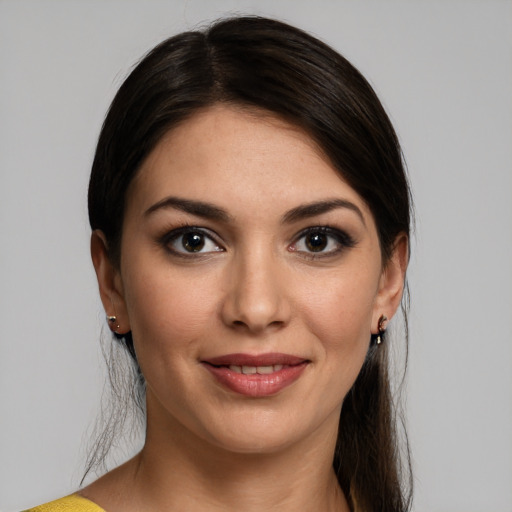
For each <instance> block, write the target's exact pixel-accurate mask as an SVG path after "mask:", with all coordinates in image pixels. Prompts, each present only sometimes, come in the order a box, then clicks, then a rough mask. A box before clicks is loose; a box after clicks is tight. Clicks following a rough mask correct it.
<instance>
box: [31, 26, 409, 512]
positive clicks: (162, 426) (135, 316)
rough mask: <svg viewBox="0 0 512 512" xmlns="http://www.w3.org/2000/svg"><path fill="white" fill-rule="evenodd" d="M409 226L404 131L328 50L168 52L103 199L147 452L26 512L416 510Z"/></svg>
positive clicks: (114, 123)
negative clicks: (406, 402)
mask: <svg viewBox="0 0 512 512" xmlns="http://www.w3.org/2000/svg"><path fill="white" fill-rule="evenodd" d="M409 212H410V201H409V189H408V185H407V180H406V177H405V172H404V168H403V163H402V158H401V151H400V147H399V144H398V141H397V138H396V135H395V133H394V131H393V128H392V126H391V123H390V121H389V119H388V117H387V115H386V114H385V112H384V110H383V108H382V106H381V104H380V103H379V101H378V99H377V97H376V96H375V94H374V92H373V90H372V89H371V87H370V86H369V85H368V83H367V82H366V81H365V79H364V78H363V77H362V76H361V75H360V74H359V72H358V71H357V70H355V69H354V68H353V67H352V66H351V65H350V64H349V63H348V62H347V61H346V60H345V59H344V58H343V57H341V56H340V55H338V54H337V53H336V52H334V51H333V50H332V49H331V48H329V47H327V46H326V45H324V44H323V43H321V42H319V41H318V40H316V39H314V38H313V37H311V36H309V35H308V34H305V33H304V32H302V31H300V30H298V29H296V28H293V27H290V26H288V25H285V24H283V23H280V22H277V21H273V20H268V19H262V18H254V17H248V18H233V19H228V20H224V21H220V22H218V23H216V24H214V25H212V26H211V27H210V28H209V29H208V30H206V31H204V32H188V33H184V34H180V35H178V36H176V37H173V38H171V39H169V40H167V41H164V42H163V43H161V44H160V45H159V46H157V47H156V48H155V49H154V50H152V51H151V52H150V53H149V54H148V55H147V56H146V57H145V58H144V59H143V60H142V61H141V62H140V64H139V65H138V66H137V67H136V68H135V69H134V71H133V72H132V73H131V74H130V76H129V77H128V78H127V80H126V81H125V83H124V84H123V85H122V86H121V88H120V90H119V92H118V94H117V95H116V97H115V99H114V101H113V103H112V105H111V107H110V110H109V112H108V115H107V117H106V120H105V123H104V126H103V129H102V132H101V135H100V138H99V142H98V147H97V151H96V155H95V159H94V163H93V168H92V174H91V180H90V187H89V217H90V222H91V228H92V230H93V233H92V240H91V252H92V259H93V263H94V267H95V270H96V274H97V277H98V283H99V289H100V294H101V299H102V302H103V305H104V308H105V312H106V315H107V322H108V325H109V327H110V328H111V330H112V331H113V333H114V335H115V337H117V338H118V339H119V341H120V343H122V344H123V346H125V347H126V349H127V350H128V351H129V353H130V354H131V356H132V358H133V361H134V364H135V367H136V371H137V380H138V385H139V387H140V389H141V390H143V391H144V389H145V400H146V401H145V406H146V411H145V414H146V441H145V444H144V447H143V449H142V451H141V452H140V453H139V454H138V455H137V456H136V457H134V458H133V459H131V460H129V461H128V462H127V463H125V464H124V465H122V466H120V467H119V468H117V469H115V470H113V471H111V472H109V473H107V474H106V475H104V476H103V477H101V478H100V479H99V480H97V481H96V482H94V483H92V484H91V485H89V486H87V487H85V488H84V489H82V490H81V491H79V492H78V493H77V494H76V495H74V496H72V497H68V498H64V499H62V500H58V501H57V502H53V503H51V504H47V505H44V506H41V507H36V508H35V509H32V510H35V511H37V512H42V511H47V510H48V511H52V510H90V511H94V510H96V511H98V510H106V511H108V512H117V511H123V512H129V511H131V510H137V511H140V510H151V511H159V510H162V511H163V510H165V511H171V510H194V511H214V510H235V509H236V510H239V509H240V508H242V507H243V509H244V510H249V511H251V510H274V509H276V510H280V511H283V510H284V511H286V510H294V511H296V510H303V511H310V510H311V511H319V510H321V511H334V510H336V511H348V510H353V511H370V510H379V511H388V510H389V511H394V512H396V511H401V510H407V509H408V507H409V501H410V499H409V498H410V493H409V491H408V487H407V481H406V479H405V480H404V477H403V475H402V471H401V463H400V447H399V445H398V441H397V433H396V425H395V412H394V409H393V405H392V398H391V393H390V385H389V380H388V373H387V364H388V363H387V357H388V343H389V340H387V338H386V335H385V330H386V327H387V325H388V322H389V320H390V319H391V318H392V317H393V315H394V314H395V312H396V311H397V309H398V307H399V305H400V302H401V299H402V295H403V290H404V282H405V273H406V268H407V262H408V252H409V249H408V246H409V244H408V240H409V223H410V213H409Z"/></svg>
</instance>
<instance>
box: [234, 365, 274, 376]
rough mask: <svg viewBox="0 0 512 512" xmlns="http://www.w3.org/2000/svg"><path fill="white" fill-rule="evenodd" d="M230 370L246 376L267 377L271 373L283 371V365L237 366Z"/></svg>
mask: <svg viewBox="0 0 512 512" xmlns="http://www.w3.org/2000/svg"><path fill="white" fill-rule="evenodd" d="M229 369H230V370H231V371H232V372H236V373H243V374H244V375H254V374H255V373H257V374H260V375H266V374H269V373H274V372H278V371H279V370H282V369H283V365H282V364H275V365H273V366H272V365H271V366H237V365H234V364H232V365H230V366H229Z"/></svg>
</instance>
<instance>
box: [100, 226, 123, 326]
mask: <svg viewBox="0 0 512 512" xmlns="http://www.w3.org/2000/svg"><path fill="white" fill-rule="evenodd" d="M91 257H92V263H93V265H94V270H95V271H96V278H97V279H98V286H99V289H100V297H101V302H102V303H103V308H104V309H105V313H106V315H107V316H115V317H116V320H115V322H112V323H110V322H109V327H110V328H111V330H113V331H114V332H115V333H116V334H125V333H127V332H128V331H130V330H131V329H130V322H129V319H128V314H127V310H126V303H125V300H124V291H123V282H122V279H121V273H120V272H119V270H118V269H117V268H116V267H115V266H114V265H113V264H112V262H111V260H110V257H109V254H108V244H107V239H106V237H105V235H104V234H103V232H102V231H100V230H98V229H97V230H95V231H93V233H92V235H91Z"/></svg>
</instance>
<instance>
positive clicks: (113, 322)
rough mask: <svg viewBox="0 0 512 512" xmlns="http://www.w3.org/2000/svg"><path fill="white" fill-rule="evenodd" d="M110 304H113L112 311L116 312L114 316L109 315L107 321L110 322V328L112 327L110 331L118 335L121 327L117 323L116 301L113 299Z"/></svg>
mask: <svg viewBox="0 0 512 512" xmlns="http://www.w3.org/2000/svg"><path fill="white" fill-rule="evenodd" d="M110 302H112V309H113V310H114V314H113V315H107V321H108V326H109V327H110V330H111V331H112V332H114V333H116V334H119V333H118V332H117V331H118V330H119V328H120V326H119V324H118V323H117V316H116V314H115V313H116V307H115V306H114V301H113V300H112V298H110Z"/></svg>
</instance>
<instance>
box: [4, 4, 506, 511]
mask: <svg viewBox="0 0 512 512" xmlns="http://www.w3.org/2000/svg"><path fill="white" fill-rule="evenodd" d="M235 12H242V13H258V14H265V15H271V16H272V15H273V16H277V17H279V18H281V19H284V20H287V21H289V22H292V23H294V24H297V25H299V26H301V27H303V28H305V29H307V30H309V31H311V32H312V33H314V34H316V35H318V36H319V37H321V38H322V39H324V40H325V41H327V42H329V43H331V44H332V45H333V46H335V47H336V48H337V49H338V50H339V51H341V52H342V53H343V54H344V55H345V56H346V57H348V58H349V59H350V60H351V61H352V62H353V63H354V64H355V65H356V66H358V67H359V69H360V70H361V71H362V72H363V73H364V74H365V75H366V76H367V77H368V78H369V80H370V81H371V83H372V84H374V85H375V88H376V90H377V92H378V94H379V95H380V97H381V98H382V100H383V102H384V104H385V106H386V108H387V109H388V111H389V112H390V114H391V117H392V120H393V121H394V123H395V126H396V128H397V131H398V133H399V135H400V138H401V141H402V143H403V148H404V151H405V154H406V157H407V161H408V165H409V170H410V175H411V181H412V185H413V188H414V193H415V200H416V209H417V234H416V238H415V240H414V241H413V256H412V261H411V269H410V285H411V292H412V305H413V307H412V312H411V353H410V364H409V380H408V392H407V397H408V410H409V433H410V438H411V442H412V448H413V459H414V466H415V477H416V499H415V510H416V511H418V512H438V511H439V512H441V511H442V512H460V511H464V512H484V511H486V512H487V511H490V510H492V511H496V512H498V511H512V372H511V369H512V314H511V313H512V272H511V269H512V265H511V263H510V259H511V255H512V165H511V164H512V88H511V85H512V2H510V1H499V0H494V1H493V0H485V1H470V0H460V1H457V0H449V1H446V0H440V1H435V0H434V1H433V0H429V1H420V0H416V1H413V0H410V1H405V0H402V1H391V0H384V1H383V0H379V1H361V0H360V1H355V0H339V1H327V0H323V1H318V0H317V1H315V2H312V1H306V0H302V1H298V0H295V1H291V0H289V1H287V0H281V1H279V2H276V1H275V0H271V1H266V0H261V1H252V2H251V1H235V0H233V1H227V0H226V1H215V2H212V1H207V0H203V1H199V0H196V1H188V2H185V1H178V0H176V1H145V2H142V1H101V2H99V1H69V0H68V1H66V2H64V1H32V2H30V1H23V0H21V1H20V0H16V1H6V0H3V1H1V0H0V173H1V174H0V180H1V181H0V240H1V241H0V244H1V246H0V247H1V250H0V290H1V292H0V428H1V433H0V510H2V511H4V512H5V511H14V510H17V509H18V510H19V509H21V508H23V507H27V506H29V505H34V504H36V503H38V502H43V501H46V500H49V499H51V498H55V497H57V496H59V495H63V494H65V493H68V492H71V491H73V490H74V489H76V487H77V484H78V481H79V480H80V477H81V471H82V464H83V456H84V450H83V443H84V439H86V438H87V435H86V434H85V431H86V429H87V428H88V427H89V426H90V425H91V423H92V421H93V419H94V417H95V414H96V411H97V408H98V403H99V397H100V394H101V389H102V385H103V384H102V383H103V370H102V368H101V353H100V350H99V343H98V339H99V335H100V330H101V325H103V323H104V320H103V318H104V317H103V313H102V310H101V307H100V303H99V299H98V297H97V292H96V284H95V280H94V276H93V271H92V266H91V264H90V261H89V249H88V243H89V241H88V237H89V229H88V225H87V220H86V186H87V180H88V173H89V166H90V163H91V159H92V155H93V151H94V145H95V139H96V137H97V134H98V132H99V128H100V125H101V122H102V119H103V115H104V113H105V111H106V108H107V106H108V104H109V102H110V100H111V98H112V96H113V94H114V91H115V90H116V88H117V87H118V86H119V85H120V83H121V81H122V79H123V77H124V76H125V75H126V73H127V72H128V70H129V69H130V66H131V65H132V64H133V63H134V62H135V60H137V59H138V58H139V57H140V56H141V55H142V54H143V53H144V52H145V51H147V50H148V49H149V48H150V47H152V46H153V45H154V44H155V43H157V42H159V41H160V40H161V39H163V38H165V37H167V36H169V35H171V34H174V33H176V32H178V31H181V30H183V29H186V28H191V27H193V26H194V25H195V24H196V23H198V22H200V21H204V20H211V19H214V18H216V17H219V16H221V15H224V14H226V13H235Z"/></svg>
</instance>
